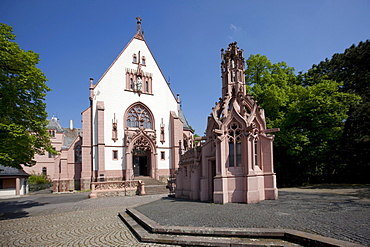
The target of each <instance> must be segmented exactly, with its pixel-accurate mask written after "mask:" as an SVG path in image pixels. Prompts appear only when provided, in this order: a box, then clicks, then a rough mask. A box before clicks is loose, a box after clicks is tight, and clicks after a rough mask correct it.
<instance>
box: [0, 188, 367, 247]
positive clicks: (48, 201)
mask: <svg viewBox="0 0 370 247" xmlns="http://www.w3.org/2000/svg"><path fill="white" fill-rule="evenodd" d="M366 191H367V193H368V188H367V189H366ZM342 192H343V191H342ZM342 192H341V193H333V191H332V190H322V189H316V190H315V189H281V190H280V191H279V199H278V200H271V201H263V202H260V203H258V204H236V203H235V204H225V205H215V204H211V203H200V202H189V201H181V200H174V199H171V198H168V197H167V196H166V195H153V196H141V197H138V196H135V197H107V198H97V199H88V194H87V193H76V194H59V195H58V194H38V195H29V196H23V197H18V198H11V199H1V200H0V219H1V221H0V245H1V246H166V245H159V244H148V243H139V242H138V241H137V239H136V238H135V237H134V236H133V235H132V233H131V232H130V231H129V230H128V228H127V227H126V225H125V224H124V223H123V222H122V221H121V220H120V219H119V217H118V216H117V215H118V212H121V211H123V210H125V208H128V207H135V208H136V209H137V210H138V211H140V212H142V213H143V214H145V215H147V216H148V217H150V218H151V219H153V220H155V221H156V222H158V223H159V224H162V225H179V226H200V227H202V226H212V227H220V226H221V227H249V228H250V227H256V228H288V229H296V230H300V231H305V232H309V233H315V234H320V235H322V236H326V237H331V238H336V239H340V240H345V241H349V242H354V243H360V244H363V245H368V246H370V237H369V236H370V200H368V199H366V198H365V199H363V198H362V199H361V198H360V197H361V195H360V196H359V194H356V193H347V192H346V191H344V192H343V193H342Z"/></svg>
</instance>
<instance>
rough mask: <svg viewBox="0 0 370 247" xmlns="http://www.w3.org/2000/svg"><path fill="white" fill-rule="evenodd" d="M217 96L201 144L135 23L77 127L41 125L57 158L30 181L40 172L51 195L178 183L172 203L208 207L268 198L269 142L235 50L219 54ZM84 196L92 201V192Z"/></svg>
mask: <svg viewBox="0 0 370 247" xmlns="http://www.w3.org/2000/svg"><path fill="white" fill-rule="evenodd" d="M221 69H222V98H220V101H219V102H218V103H216V106H215V107H214V108H213V109H212V113H211V116H210V117H208V125H207V130H206V136H204V137H202V138H199V140H194V136H193V134H194V133H193V131H192V130H191V128H190V127H189V125H188V122H187V120H186V118H185V116H184V114H183V112H182V110H181V107H180V97H179V95H176V96H175V95H174V93H173V92H172V90H171V88H170V86H169V83H168V82H167V81H166V79H165V77H164V75H163V73H162V71H161V69H160V67H159V65H158V64H157V62H156V60H155V58H154V56H153V54H152V53H151V51H150V49H149V46H148V44H147V42H146V40H145V38H144V34H143V32H142V30H141V19H140V17H138V18H137V32H136V34H135V35H134V36H133V37H132V39H131V40H130V41H129V43H128V44H127V45H126V46H125V47H124V48H123V50H122V51H121V53H120V54H119V55H118V56H117V58H116V59H115V60H114V61H113V63H112V64H111V65H110V67H109V68H108V69H107V71H105V73H104V74H103V75H102V76H101V78H100V79H99V80H98V81H97V82H96V83H94V80H93V79H90V87H89V91H90V97H89V99H88V100H87V101H88V102H89V106H88V107H87V108H86V109H85V110H84V111H82V113H81V114H82V129H77V128H74V126H73V122H72V121H71V123H70V126H69V128H63V127H62V126H61V125H60V124H59V120H58V119H57V118H55V117H53V118H52V119H51V120H49V125H48V129H49V133H50V136H51V143H52V145H53V147H54V148H55V150H56V151H58V153H59V154H58V155H56V156H55V157H54V156H53V155H50V154H49V155H37V156H35V160H36V161H37V163H36V165H35V166H33V167H24V170H25V171H26V172H28V173H32V172H34V173H43V174H46V175H48V176H49V177H50V178H51V179H52V182H53V191H54V192H65V191H73V190H90V189H92V191H93V192H94V191H95V192H96V190H97V189H103V190H104V191H109V190H112V191H114V190H116V191H119V190H121V189H122V188H125V189H126V188H127V186H128V181H130V189H131V186H138V188H139V186H141V187H140V188H141V189H140V191H141V192H140V193H141V194H145V191H144V188H143V186H144V185H143V183H141V182H140V181H141V180H140V178H143V177H151V178H153V179H157V180H160V181H163V182H165V181H167V179H169V178H172V179H173V178H175V179H176V187H177V188H176V192H175V195H176V197H179V198H188V199H190V200H201V201H211V202H215V203H228V202H244V203H255V202H258V201H261V200H265V199H276V198H277V188H276V176H275V173H274V170H273V158H272V157H273V153H272V149H273V148H272V144H273V138H274V137H273V136H272V135H269V134H268V133H271V132H274V131H278V129H266V122H265V116H264V111H263V109H260V108H259V107H258V106H257V104H256V102H255V101H253V99H252V98H251V97H249V96H247V95H246V93H245V79H244V58H243V51H242V50H239V48H238V47H237V46H236V43H232V44H230V45H229V48H228V50H227V51H222V63H221ZM95 192H94V193H92V194H94V195H92V196H91V197H96V196H97V193H95Z"/></svg>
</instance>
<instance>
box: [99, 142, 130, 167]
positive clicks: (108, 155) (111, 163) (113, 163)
mask: <svg viewBox="0 0 370 247" xmlns="http://www.w3.org/2000/svg"><path fill="white" fill-rule="evenodd" d="M113 150H117V151H118V160H113ZM104 153H105V169H106V170H122V169H125V168H126V167H125V156H124V148H123V147H105V150H104Z"/></svg>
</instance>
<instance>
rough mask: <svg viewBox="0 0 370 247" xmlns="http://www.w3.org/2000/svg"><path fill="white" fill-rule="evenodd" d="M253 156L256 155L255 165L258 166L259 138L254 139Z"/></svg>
mask: <svg viewBox="0 0 370 247" xmlns="http://www.w3.org/2000/svg"><path fill="white" fill-rule="evenodd" d="M253 151H254V152H253V154H254V165H255V166H258V140H257V138H255V139H254V147H253Z"/></svg>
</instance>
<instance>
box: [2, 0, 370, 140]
mask: <svg viewBox="0 0 370 247" xmlns="http://www.w3.org/2000/svg"><path fill="white" fill-rule="evenodd" d="M369 13H370V1H369V0H330V1H329V0H310V1H304V0H286V1H279V0H261V1H249V0H201V1H195V0H194V1H190V0H188V1H180V0H178V1H175V0H173V1H169V0H161V1H145V0H141V1H129V0H125V1H124V0H120V1H118V0H110V1H103V0H100V1H97V0H79V1H77V0H75V1H70V0H54V1H48V0H33V1H31V0H17V1H14V0H1V1H0V22H2V23H6V24H8V25H10V26H12V27H13V29H14V33H15V34H16V35H17V38H16V42H17V43H18V44H19V45H20V46H21V48H22V49H24V50H33V51H34V52H37V53H39V54H40V59H41V61H40V63H39V65H38V67H39V68H40V69H41V70H42V71H43V72H44V74H45V75H46V77H47V78H48V80H49V81H48V85H49V87H50V88H51V89H52V90H53V91H51V92H49V93H48V95H47V97H46V103H47V112H48V114H49V116H50V117H51V116H52V115H53V114H54V115H56V116H57V117H58V118H59V119H60V121H61V124H62V125H63V126H64V127H68V125H69V120H70V119H73V120H74V122H75V127H81V112H82V111H83V110H85V109H86V108H87V107H88V106H89V99H88V97H89V95H88V94H89V90H88V88H89V78H90V77H92V78H94V79H95V81H97V80H98V79H99V78H100V77H101V76H102V74H103V73H104V72H105V71H106V69H107V68H108V67H109V65H110V64H111V63H112V62H113V60H114V59H115V58H116V56H117V55H118V54H119V53H120V51H121V50H122V49H123V48H124V47H125V45H126V44H127V43H128V42H129V40H130V39H131V38H132V36H133V35H134V34H135V33H136V19H135V17H136V16H140V17H141V18H142V19H143V21H142V28H143V30H144V32H145V39H146V41H147V43H148V45H149V47H150V49H151V51H152V53H153V55H154V57H155V58H156V60H157V62H158V64H159V66H160V68H161V69H162V71H163V73H164V75H165V77H166V78H167V79H168V81H169V82H170V86H171V88H172V90H173V92H174V93H175V94H178V93H179V94H180V95H181V100H182V109H183V111H184V113H185V115H186V117H187V119H188V121H189V124H190V125H191V126H192V127H193V128H194V129H195V130H196V133H198V134H200V135H201V134H202V133H203V132H204V130H205V128H206V123H207V116H208V115H209V114H210V112H211V108H212V107H213V106H214V104H215V102H216V101H217V100H218V98H219V97H220V96H221V79H220V50H221V48H227V46H228V44H229V43H231V42H234V41H237V42H238V46H239V47H240V48H242V49H244V51H245V54H244V55H245V58H248V57H249V55H250V54H262V55H266V56H267V57H268V58H269V59H270V60H271V61H272V62H273V63H276V62H280V61H285V62H286V63H287V64H288V65H289V66H291V67H294V68H295V69H296V71H297V72H298V71H307V70H308V69H309V68H310V67H311V66H312V65H313V64H317V63H319V62H320V61H322V60H324V59H325V58H330V57H331V56H332V55H333V54H334V53H341V52H343V51H344V50H345V49H346V48H348V47H350V46H351V45H352V44H358V42H360V41H365V40H366V39H370V14H369ZM266 114H268V113H266Z"/></svg>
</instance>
